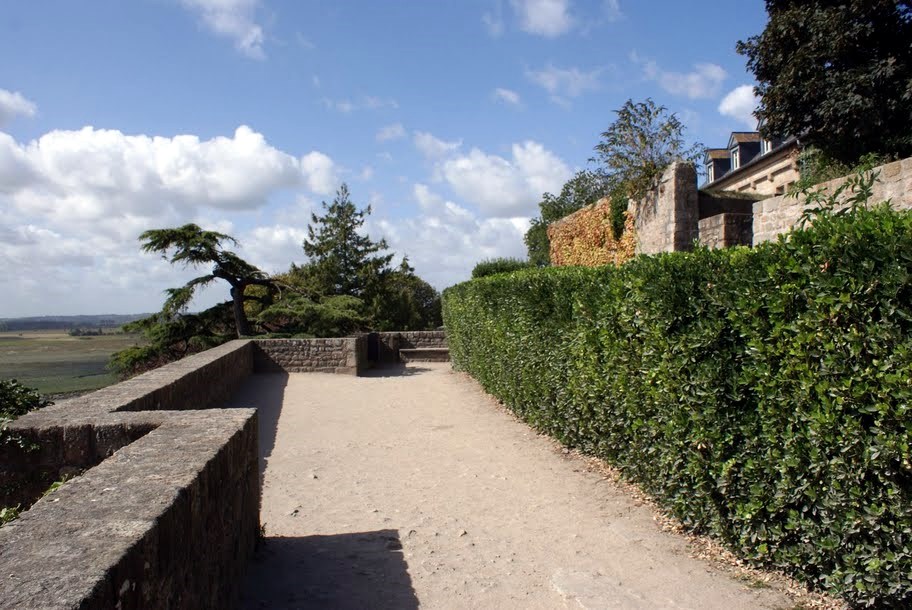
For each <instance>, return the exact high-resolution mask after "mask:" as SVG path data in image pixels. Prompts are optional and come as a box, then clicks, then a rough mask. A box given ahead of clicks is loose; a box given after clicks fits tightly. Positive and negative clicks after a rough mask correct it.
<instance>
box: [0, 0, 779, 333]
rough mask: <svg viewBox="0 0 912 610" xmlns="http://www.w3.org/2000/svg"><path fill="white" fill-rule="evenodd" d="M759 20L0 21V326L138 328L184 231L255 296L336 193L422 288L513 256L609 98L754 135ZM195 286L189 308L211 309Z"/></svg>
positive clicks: (196, 10)
mask: <svg viewBox="0 0 912 610" xmlns="http://www.w3.org/2000/svg"><path fill="white" fill-rule="evenodd" d="M765 23H766V14H765V11H764V8H763V1H762V0H738V1H737V2H705V1H691V2H680V1H677V0H638V1H634V0H589V1H584V0H432V1H428V0H425V1H420V0H395V1H394V0H385V1H379V0H374V1H370V2H368V1H366V0H364V1H356V0H130V1H129V2H123V1H122V0H84V1H82V2H72V0H42V1H35V2H9V3H6V4H5V6H4V7H3V9H2V11H0V58H3V59H2V60H0V269H2V273H0V318H2V317H18V316H32V315H75V314H98V313H138V312H151V311H156V310H158V309H160V307H161V304H162V302H163V300H164V296H163V291H164V290H165V289H166V288H168V287H174V286H178V285H181V284H183V283H184V282H186V281H187V280H188V279H190V278H192V277H195V276H196V275H201V274H202V273H204V272H205V271H206V270H205V269H182V268H179V267H174V266H171V265H170V264H168V263H167V262H166V261H164V260H162V258H161V257H160V256H158V255H155V254H148V253H143V252H141V251H140V247H139V246H140V242H139V241H138V239H137V237H138V236H139V234H140V233H141V232H142V231H144V230H147V229H153V228H163V227H171V226H179V225H182V224H184V223H188V222H195V223H197V224H199V225H200V226H202V227H204V228H207V229H213V230H217V231H222V232H224V233H228V234H230V235H232V236H233V237H235V238H236V239H237V240H238V242H239V243H240V245H239V246H238V247H237V248H236V250H237V252H238V253H239V254H241V255H242V256H243V257H245V258H246V259H247V260H249V261H250V262H252V263H254V264H256V265H258V266H260V267H261V268H262V269H264V270H265V271H268V272H270V273H273V272H281V271H284V270H287V269H288V267H289V265H290V264H291V263H292V262H296V263H299V264H300V263H304V262H306V258H305V256H304V253H303V250H302V248H301V243H302V241H303V240H304V238H305V236H306V235H307V225H308V222H309V221H310V214H311V212H314V211H316V212H320V210H321V202H324V201H326V202H329V201H331V200H332V198H333V196H334V193H335V191H336V189H337V188H338V187H339V185H340V184H342V183H343V182H345V183H347V184H348V186H349V189H350V191H351V194H352V200H353V201H354V202H355V203H356V204H357V205H358V206H359V207H365V206H367V205H370V206H371V210H372V213H371V215H370V216H369V218H368V222H367V223H366V231H367V232H368V234H369V235H370V236H371V237H372V238H373V239H375V240H379V239H380V238H385V239H386V241H387V243H388V244H389V247H390V250H391V251H393V252H395V253H396V259H395V260H394V262H398V260H400V258H401V256H403V255H407V256H408V259H409V262H410V263H411V264H412V266H413V267H414V268H415V269H416V272H417V273H418V274H419V275H420V276H421V277H422V278H424V279H425V280H427V281H428V282H430V283H431V284H432V285H434V286H435V287H436V288H438V289H443V288H446V287H447V286H450V285H452V284H455V283H457V282H460V281H463V280H465V279H468V278H469V276H470V274H471V270H472V267H473V266H474V265H475V264H476V263H477V262H478V261H480V260H482V259H485V258H491V257H499V256H513V257H524V256H525V246H524V244H523V240H522V237H523V234H524V233H525V230H526V228H527V227H528V223H529V219H530V218H531V217H534V216H535V215H536V214H537V211H538V207H537V204H538V202H539V201H540V200H541V196H542V194H543V193H544V192H553V193H557V192H559V191H560V188H561V186H562V185H563V183H564V182H565V181H566V180H567V179H568V178H570V177H571V176H572V175H573V173H574V172H576V171H578V170H581V169H585V168H593V167H594V166H593V165H592V164H591V163H590V162H589V159H590V157H592V155H593V147H594V146H595V145H596V144H597V143H598V141H599V136H600V134H601V132H603V131H605V129H607V127H608V126H609V125H610V124H611V122H612V120H613V118H614V112H613V111H614V110H616V109H618V108H620V107H621V106H622V105H623V104H624V102H625V101H626V100H627V99H633V100H635V101H638V100H642V99H645V98H647V97H651V98H653V99H654V100H655V101H656V102H657V103H659V104H662V105H664V106H666V107H667V108H668V110H669V111H670V112H674V113H676V114H677V116H678V117H679V118H680V119H681V120H682V121H683V122H684V123H685V125H687V128H688V129H687V132H686V136H687V138H688V140H689V142H701V143H703V144H705V145H707V146H725V145H726V143H727V141H728V135H729V133H730V132H731V131H733V130H745V129H753V128H754V127H755V120H754V119H753V117H752V115H751V112H752V110H753V109H754V107H755V105H756V99H755V98H754V95H753V91H752V85H753V84H754V81H753V78H752V76H751V74H750V73H748V72H747V70H746V68H745V61H744V58H743V57H741V56H739V55H738V54H737V53H736V52H735V44H736V42H737V41H738V40H741V39H745V38H747V37H748V36H751V35H754V34H758V33H760V32H761V31H762V29H763V27H764V25H765ZM227 292H228V291H227V285H218V284H216V285H213V286H212V287H210V288H208V289H207V290H206V291H205V292H203V293H202V294H201V295H200V296H199V297H198V298H197V299H196V300H195V301H194V303H193V304H192V305H191V309H193V310H198V309H203V308H205V307H208V306H210V305H212V304H214V303H217V302H219V301H222V300H226V299H227V298H228V294H227Z"/></svg>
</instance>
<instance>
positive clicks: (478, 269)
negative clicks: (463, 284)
mask: <svg viewBox="0 0 912 610" xmlns="http://www.w3.org/2000/svg"><path fill="white" fill-rule="evenodd" d="M534 266H535V265H533V264H532V263H530V262H529V261H524V260H521V259H518V258H488V259H485V260H483V261H481V262H480V263H478V264H477V265H475V268H474V269H472V278H473V279H478V278H480V277H487V276H489V275H494V274H497V273H510V272H512V271H519V270H520V269H530V268H532V267H534Z"/></svg>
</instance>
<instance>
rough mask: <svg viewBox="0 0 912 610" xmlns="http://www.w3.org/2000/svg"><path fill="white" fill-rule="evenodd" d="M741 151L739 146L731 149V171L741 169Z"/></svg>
mask: <svg viewBox="0 0 912 610" xmlns="http://www.w3.org/2000/svg"><path fill="white" fill-rule="evenodd" d="M740 153H741V149H740V147H739V146H735V147H734V148H732V149H731V159H732V170H736V169H738V168H739V167H741V154H740Z"/></svg>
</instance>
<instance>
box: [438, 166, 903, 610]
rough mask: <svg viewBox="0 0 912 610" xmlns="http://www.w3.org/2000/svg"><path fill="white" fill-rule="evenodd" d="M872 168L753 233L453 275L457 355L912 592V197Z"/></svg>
mask: <svg viewBox="0 0 912 610" xmlns="http://www.w3.org/2000/svg"><path fill="white" fill-rule="evenodd" d="M856 186H861V187H862V188H861V189H860V190H861V194H860V195H858V196H857V197H856V199H855V201H854V202H851V203H853V205H850V206H849V209H848V210H845V211H842V212H836V211H834V209H835V207H834V204H835V202H834V201H830V202H829V205H821V206H820V207H819V208H818V211H817V217H816V218H815V220H814V224H813V225H812V226H810V227H809V228H807V229H805V230H801V231H796V232H793V233H791V234H790V235H788V236H786V237H783V238H780V241H779V242H778V243H769V244H762V245H760V246H759V247H757V248H755V249H753V250H750V249H746V248H737V249H730V250H713V251H711V250H706V249H698V250H696V251H694V252H691V253H673V254H662V255H658V256H650V257H640V258H638V259H636V260H634V261H632V262H630V263H627V264H626V265H623V266H621V267H619V268H614V267H603V268H597V269H592V268H580V267H565V268H549V269H536V270H527V271H523V272H519V273H515V274H512V275H500V276H495V277H487V278H483V279H480V280H473V281H470V282H466V283H463V284H460V285H457V286H455V287H452V288H450V289H448V290H447V291H445V293H444V322H445V324H446V327H447V332H448V340H449V345H450V352H451V355H452V358H453V362H454V365H455V366H456V367H457V368H459V369H462V370H465V371H467V372H469V373H470V374H472V375H473V376H474V377H476V378H477V379H478V381H479V382H480V383H481V384H482V386H483V387H484V388H485V389H486V390H487V391H488V392H489V393H491V394H493V395H494V396H496V397H498V398H499V399H501V400H502V401H503V402H504V403H505V404H506V405H508V406H509V407H510V408H511V409H513V410H514V411H515V412H516V413H517V414H519V415H520V416H522V417H523V418H524V419H525V420H526V421H528V422H529V423H530V424H532V425H533V426H535V427H536V428H538V429H540V430H542V431H546V432H548V433H550V434H552V435H553V436H555V437H557V438H558V439H560V440H561V441H562V442H564V443H565V444H567V445H570V446H575V447H578V448H580V449H582V450H584V451H586V452H588V453H591V454H593V455H596V456H598V457H600V458H603V459H605V460H607V461H609V462H611V463H612V464H614V465H616V466H618V467H619V468H621V469H622V470H623V471H624V472H625V474H626V476H628V477H629V478H631V479H632V480H635V481H637V482H638V483H639V484H640V485H641V486H642V487H643V488H644V489H645V490H646V491H647V492H649V493H650V494H652V495H654V496H655V497H656V498H657V499H658V500H659V501H660V502H661V503H662V504H663V505H664V506H665V507H666V508H667V509H668V510H669V512H671V513H672V514H673V515H675V516H676V517H677V518H679V519H680V520H681V521H682V522H683V523H684V524H685V525H686V526H688V527H690V528H692V529H693V530H696V531H701V532H711V533H713V534H715V535H717V536H718V537H720V538H721V539H722V540H723V541H724V542H725V543H726V544H727V545H728V546H729V547H731V548H732V549H734V550H735V551H737V552H738V553H739V554H740V555H741V556H742V557H745V558H747V559H748V560H750V561H751V562H753V563H755V564H760V565H766V566H771V567H774V568H778V569H782V570H784V571H786V572H789V573H791V574H793V575H795V576H796V577H799V578H801V579H803V580H805V581H806V582H808V583H809V584H811V585H812V586H814V587H819V588H822V589H826V590H829V591H830V592H832V593H835V594H838V595H842V596H844V597H845V598H846V599H847V600H848V601H849V602H850V603H852V604H854V605H859V606H860V605H877V606H879V607H909V606H910V605H912V463H910V460H912V457H910V456H912V453H910V452H912V381H910V380H912V214H909V213H899V212H895V211H892V210H890V209H888V208H887V207H885V206H880V207H877V208H875V209H866V208H864V207H863V206H862V205H861V203H863V201H862V200H863V198H864V195H865V193H866V190H865V188H864V186H865V185H864V184H861V185H859V184H858V183H856ZM868 186H869V184H868ZM868 190H869V189H868Z"/></svg>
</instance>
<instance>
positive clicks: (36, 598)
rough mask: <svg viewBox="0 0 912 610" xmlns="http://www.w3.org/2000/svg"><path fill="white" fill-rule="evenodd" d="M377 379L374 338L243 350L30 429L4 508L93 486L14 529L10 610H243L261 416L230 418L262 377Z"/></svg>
mask: <svg viewBox="0 0 912 610" xmlns="http://www.w3.org/2000/svg"><path fill="white" fill-rule="evenodd" d="M386 334H389V335H395V336H396V341H397V343H402V344H403V345H408V346H415V347H439V346H441V345H445V344H446V334H445V333H443V332H442V331H435V332H406V333H386ZM367 365H368V361H367V335H363V336H359V337H350V338H345V339H264V340H238V341H231V342H229V343H226V344H224V345H221V346H219V347H216V348H213V349H211V350H208V351H205V352H202V353H200V354H195V355H193V356H190V357H188V358H184V359H183V360H180V361H179V362H174V363H171V364H168V365H165V366H163V367H161V368H158V369H156V370H153V371H150V372H148V373H145V374H143V375H139V376H137V377H134V378H133V379H130V380H128V381H125V382H122V383H119V384H117V385H114V386H111V387H108V388H104V389H102V390H99V391H97V392H93V393H91V394H88V395H85V396H81V397H78V398H73V399H69V400H63V401H60V402H59V403H57V404H55V405H52V406H50V407H47V408H45V409H41V410H39V411H35V412H32V413H29V414H27V415H25V416H23V417H21V418H19V419H18V420H16V421H15V422H13V423H12V424H11V425H10V430H9V433H10V434H12V435H13V438H14V439H15V440H16V441H17V442H12V443H3V444H0V498H2V500H3V505H7V506H8V505H15V504H18V503H23V504H25V505H28V504H30V503H31V502H32V501H33V500H34V499H35V497H37V496H38V495H40V493H41V492H42V491H43V490H45V489H47V487H48V485H49V484H50V483H51V482H52V481H54V480H58V479H59V478H60V477H61V476H63V475H67V474H73V473H78V472H83V474H81V475H79V476H77V477H76V478H74V479H72V480H70V481H68V482H67V483H66V484H65V485H63V486H62V487H61V488H60V489H58V490H57V491H55V492H53V493H52V494H51V495H49V496H47V497H45V498H42V499H39V500H38V501H37V502H35V503H34V504H33V505H32V506H31V508H29V510H27V511H25V512H24V513H23V514H22V516H21V517H20V518H19V519H18V520H16V521H13V522H12V523H9V524H7V525H5V526H4V527H2V528H0V575H2V577H0V608H24V609H29V608H34V609H38V608H42V609H44V608H119V609H121V610H126V609H130V608H162V609H164V608H230V607H233V606H235V605H236V603H237V598H238V586H239V583H240V582H241V577H242V575H243V572H244V569H245V564H246V562H247V561H248V559H249V558H250V557H251V556H252V554H253V549H254V544H255V542H256V538H257V534H258V531H259V502H260V495H259V467H258V446H257V443H258V439H257V434H258V431H257V413H256V410H255V409H219V408H217V407H218V406H219V405H220V404H222V403H223V402H224V401H225V400H226V399H227V398H228V397H229V396H230V394H231V393H232V392H233V391H234V389H235V388H236V387H237V386H238V385H239V383H240V382H241V381H243V380H244V379H245V378H246V377H247V376H249V375H250V374H252V373H254V372H255V371H257V372H267V371H268V372H275V371H280V372H303V371H322V372H332V373H345V374H358V373H359V372H360V371H362V370H363V369H364V368H366V367H367ZM3 494H6V495H3Z"/></svg>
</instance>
